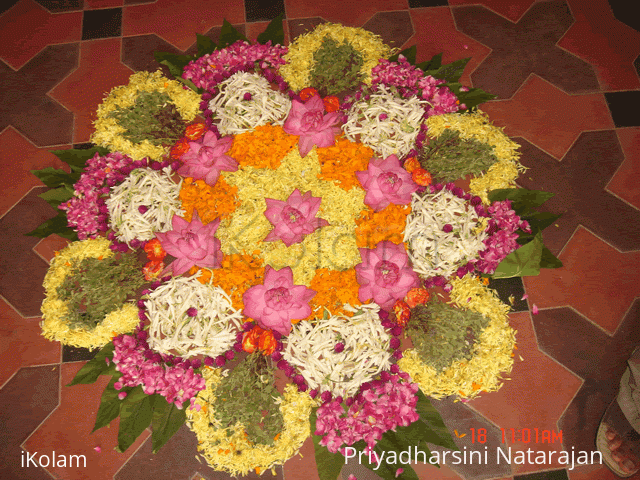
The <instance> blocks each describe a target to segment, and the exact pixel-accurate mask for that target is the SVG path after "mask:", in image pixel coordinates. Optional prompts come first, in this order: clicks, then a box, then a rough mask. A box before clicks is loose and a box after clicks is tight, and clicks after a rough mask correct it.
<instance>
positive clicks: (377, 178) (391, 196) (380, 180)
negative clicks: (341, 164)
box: [356, 155, 419, 212]
mask: <svg viewBox="0 0 640 480" xmlns="http://www.w3.org/2000/svg"><path fill="white" fill-rule="evenodd" d="M356 177H358V181H359V182H360V184H361V185H362V187H363V188H364V189H365V190H366V191H367V195H366V196H365V197H364V203H366V204H367V205H369V206H370V207H371V208H373V209H374V210H375V211H376V212H379V211H380V210H383V209H384V208H386V207H387V206H388V205H389V204H390V203H393V204H394V205H408V204H410V203H411V194H412V193H413V192H415V191H416V190H417V189H418V188H419V185H418V184H417V183H415V182H414V181H413V179H412V178H411V174H410V173H409V172H407V171H406V170H405V169H404V168H402V165H400V160H399V159H398V157H396V156H395V155H389V156H388V157H387V158H385V159H384V160H383V159H382V158H374V159H371V160H370V161H369V168H368V169H367V170H366V171H362V172H356Z"/></svg>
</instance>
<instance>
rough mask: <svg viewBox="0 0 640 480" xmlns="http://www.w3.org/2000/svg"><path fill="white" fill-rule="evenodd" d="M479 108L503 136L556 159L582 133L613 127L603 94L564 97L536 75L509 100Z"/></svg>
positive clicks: (492, 102)
mask: <svg viewBox="0 0 640 480" xmlns="http://www.w3.org/2000/svg"><path fill="white" fill-rule="evenodd" d="M482 109H483V110H484V111H485V112H487V113H488V114H489V116H490V117H491V120H492V121H493V123H495V125H497V126H500V127H505V133H506V134H507V135H509V136H516V137H524V138H526V139H527V140H529V141H530V142H532V143H533V144H535V145H536V146H537V147H539V148H541V149H542V150H544V151H546V152H547V153H549V154H550V155H553V156H554V157H555V158H556V159H558V160H559V159H561V158H562V156H563V155H564V154H565V153H566V152H567V150H568V149H569V147H571V145H572V144H573V142H574V141H575V140H576V139H577V138H578V135H580V132H582V131H583V130H602V129H608V128H613V126H614V125H613V120H612V119H611V114H610V112H609V108H608V107H607V102H606V101H605V99H604V96H603V95H601V94H586V95H568V94H566V93H564V92H563V91H562V90H560V89H558V88H556V87H554V86H553V85H551V84H550V83H548V82H546V81H544V80H543V79H541V78H540V77H538V76H536V75H532V76H530V77H529V79H528V80H527V81H526V82H525V83H524V85H523V86H522V88H521V89H520V90H519V91H518V92H517V93H516V94H515V95H514V96H513V98H511V99H509V100H494V101H491V102H487V103H485V104H484V105H483V107H482Z"/></svg>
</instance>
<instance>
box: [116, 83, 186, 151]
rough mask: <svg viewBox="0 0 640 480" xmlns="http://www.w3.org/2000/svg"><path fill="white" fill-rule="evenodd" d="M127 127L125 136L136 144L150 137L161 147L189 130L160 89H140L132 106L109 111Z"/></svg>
mask: <svg viewBox="0 0 640 480" xmlns="http://www.w3.org/2000/svg"><path fill="white" fill-rule="evenodd" d="M109 117H112V118H115V119H116V120H117V121H118V124H119V125H120V126H121V127H123V128H124V129H125V132H123V133H122V136H123V137H125V138H126V139H127V140H130V141H131V142H132V143H134V144H139V143H141V142H142V141H143V140H149V142H151V143H152V144H153V145H157V146H161V145H166V144H171V143H175V142H177V141H178V140H179V139H180V137H181V136H182V134H183V133H184V130H185V124H184V121H183V120H182V117H181V116H180V113H179V112H178V110H177V109H176V106H175V105H174V104H173V103H172V102H171V98H170V97H169V95H167V94H166V93H164V92H158V91H156V90H154V91H150V92H140V93H139V94H138V98H136V103H135V104H134V105H133V106H132V107H130V108H118V109H116V110H115V111H113V112H111V113H110V114H109Z"/></svg>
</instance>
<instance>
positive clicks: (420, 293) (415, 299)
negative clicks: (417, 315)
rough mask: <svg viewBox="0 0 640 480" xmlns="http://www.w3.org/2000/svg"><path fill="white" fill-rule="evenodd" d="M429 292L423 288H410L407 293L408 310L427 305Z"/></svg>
mask: <svg viewBox="0 0 640 480" xmlns="http://www.w3.org/2000/svg"><path fill="white" fill-rule="evenodd" d="M429 297H430V295H429V292H428V291H427V290H426V289H424V288H412V289H411V290H409V293H407V297H406V299H407V305H409V308H415V307H416V305H419V304H421V303H427V302H428V301H429Z"/></svg>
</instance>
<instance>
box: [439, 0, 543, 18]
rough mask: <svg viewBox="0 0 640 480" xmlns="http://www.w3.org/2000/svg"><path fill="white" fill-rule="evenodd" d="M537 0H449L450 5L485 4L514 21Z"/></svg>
mask: <svg viewBox="0 0 640 480" xmlns="http://www.w3.org/2000/svg"><path fill="white" fill-rule="evenodd" d="M535 1H536V0H520V1H518V2H513V1H511V2H505V1H504V0H449V5H450V6H452V7H454V6H457V5H474V4H475V5H477V4H480V5H484V6H485V7H487V8H488V9H489V10H493V11H494V12H496V13H497V14H499V15H502V16H503V17H506V18H508V19H509V20H511V21H512V22H514V23H515V22H517V21H518V20H520V18H521V17H522V15H524V12H526V11H527V10H528V9H529V8H530V7H531V5H533V4H534V3H535Z"/></svg>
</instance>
